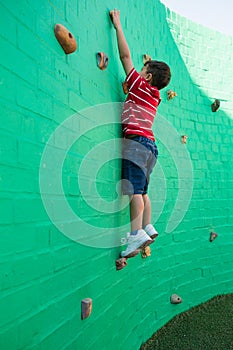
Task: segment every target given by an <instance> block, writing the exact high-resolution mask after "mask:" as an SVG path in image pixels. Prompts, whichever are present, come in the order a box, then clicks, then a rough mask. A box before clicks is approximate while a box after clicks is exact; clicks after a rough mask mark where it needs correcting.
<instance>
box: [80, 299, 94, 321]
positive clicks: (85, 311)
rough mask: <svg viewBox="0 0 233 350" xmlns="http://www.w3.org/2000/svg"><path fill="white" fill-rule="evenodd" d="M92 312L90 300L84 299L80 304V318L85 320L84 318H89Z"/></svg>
mask: <svg viewBox="0 0 233 350" xmlns="http://www.w3.org/2000/svg"><path fill="white" fill-rule="evenodd" d="M91 312H92V299H91V298H85V299H83V300H82V302H81V318H82V320H85V318H87V317H89V316H90V314H91Z"/></svg>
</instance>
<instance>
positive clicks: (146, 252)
mask: <svg viewBox="0 0 233 350" xmlns="http://www.w3.org/2000/svg"><path fill="white" fill-rule="evenodd" d="M141 256H142V258H143V259H146V258H147V257H148V256H151V250H150V247H149V246H147V247H145V248H144V249H142V250H141Z"/></svg>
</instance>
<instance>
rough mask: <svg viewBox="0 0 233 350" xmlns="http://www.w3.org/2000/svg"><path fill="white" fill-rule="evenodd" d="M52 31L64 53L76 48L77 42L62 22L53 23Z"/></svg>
mask: <svg viewBox="0 0 233 350" xmlns="http://www.w3.org/2000/svg"><path fill="white" fill-rule="evenodd" d="M54 33H55V36H56V38H57V40H58V42H59V44H60V45H61V47H62V48H63V50H64V51H65V53H66V54H70V53H72V52H74V51H75V50H76V49H77V42H76V40H75V38H74V36H73V34H72V33H71V32H70V31H69V30H68V29H67V28H66V27H64V26H63V25H62V24H56V25H55V27H54Z"/></svg>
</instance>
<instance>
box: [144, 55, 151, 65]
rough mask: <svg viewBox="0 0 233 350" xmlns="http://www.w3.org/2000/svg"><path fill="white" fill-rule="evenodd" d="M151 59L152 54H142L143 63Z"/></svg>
mask: <svg viewBox="0 0 233 350" xmlns="http://www.w3.org/2000/svg"><path fill="white" fill-rule="evenodd" d="M151 60H152V58H151V56H149V55H147V54H146V53H145V54H144V55H143V56H142V61H143V64H146V62H148V61H151Z"/></svg>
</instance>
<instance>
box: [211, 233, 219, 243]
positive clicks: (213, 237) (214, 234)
mask: <svg viewBox="0 0 233 350" xmlns="http://www.w3.org/2000/svg"><path fill="white" fill-rule="evenodd" d="M217 237H218V234H217V233H216V232H210V242H213V241H214V240H215V238H217Z"/></svg>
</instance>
